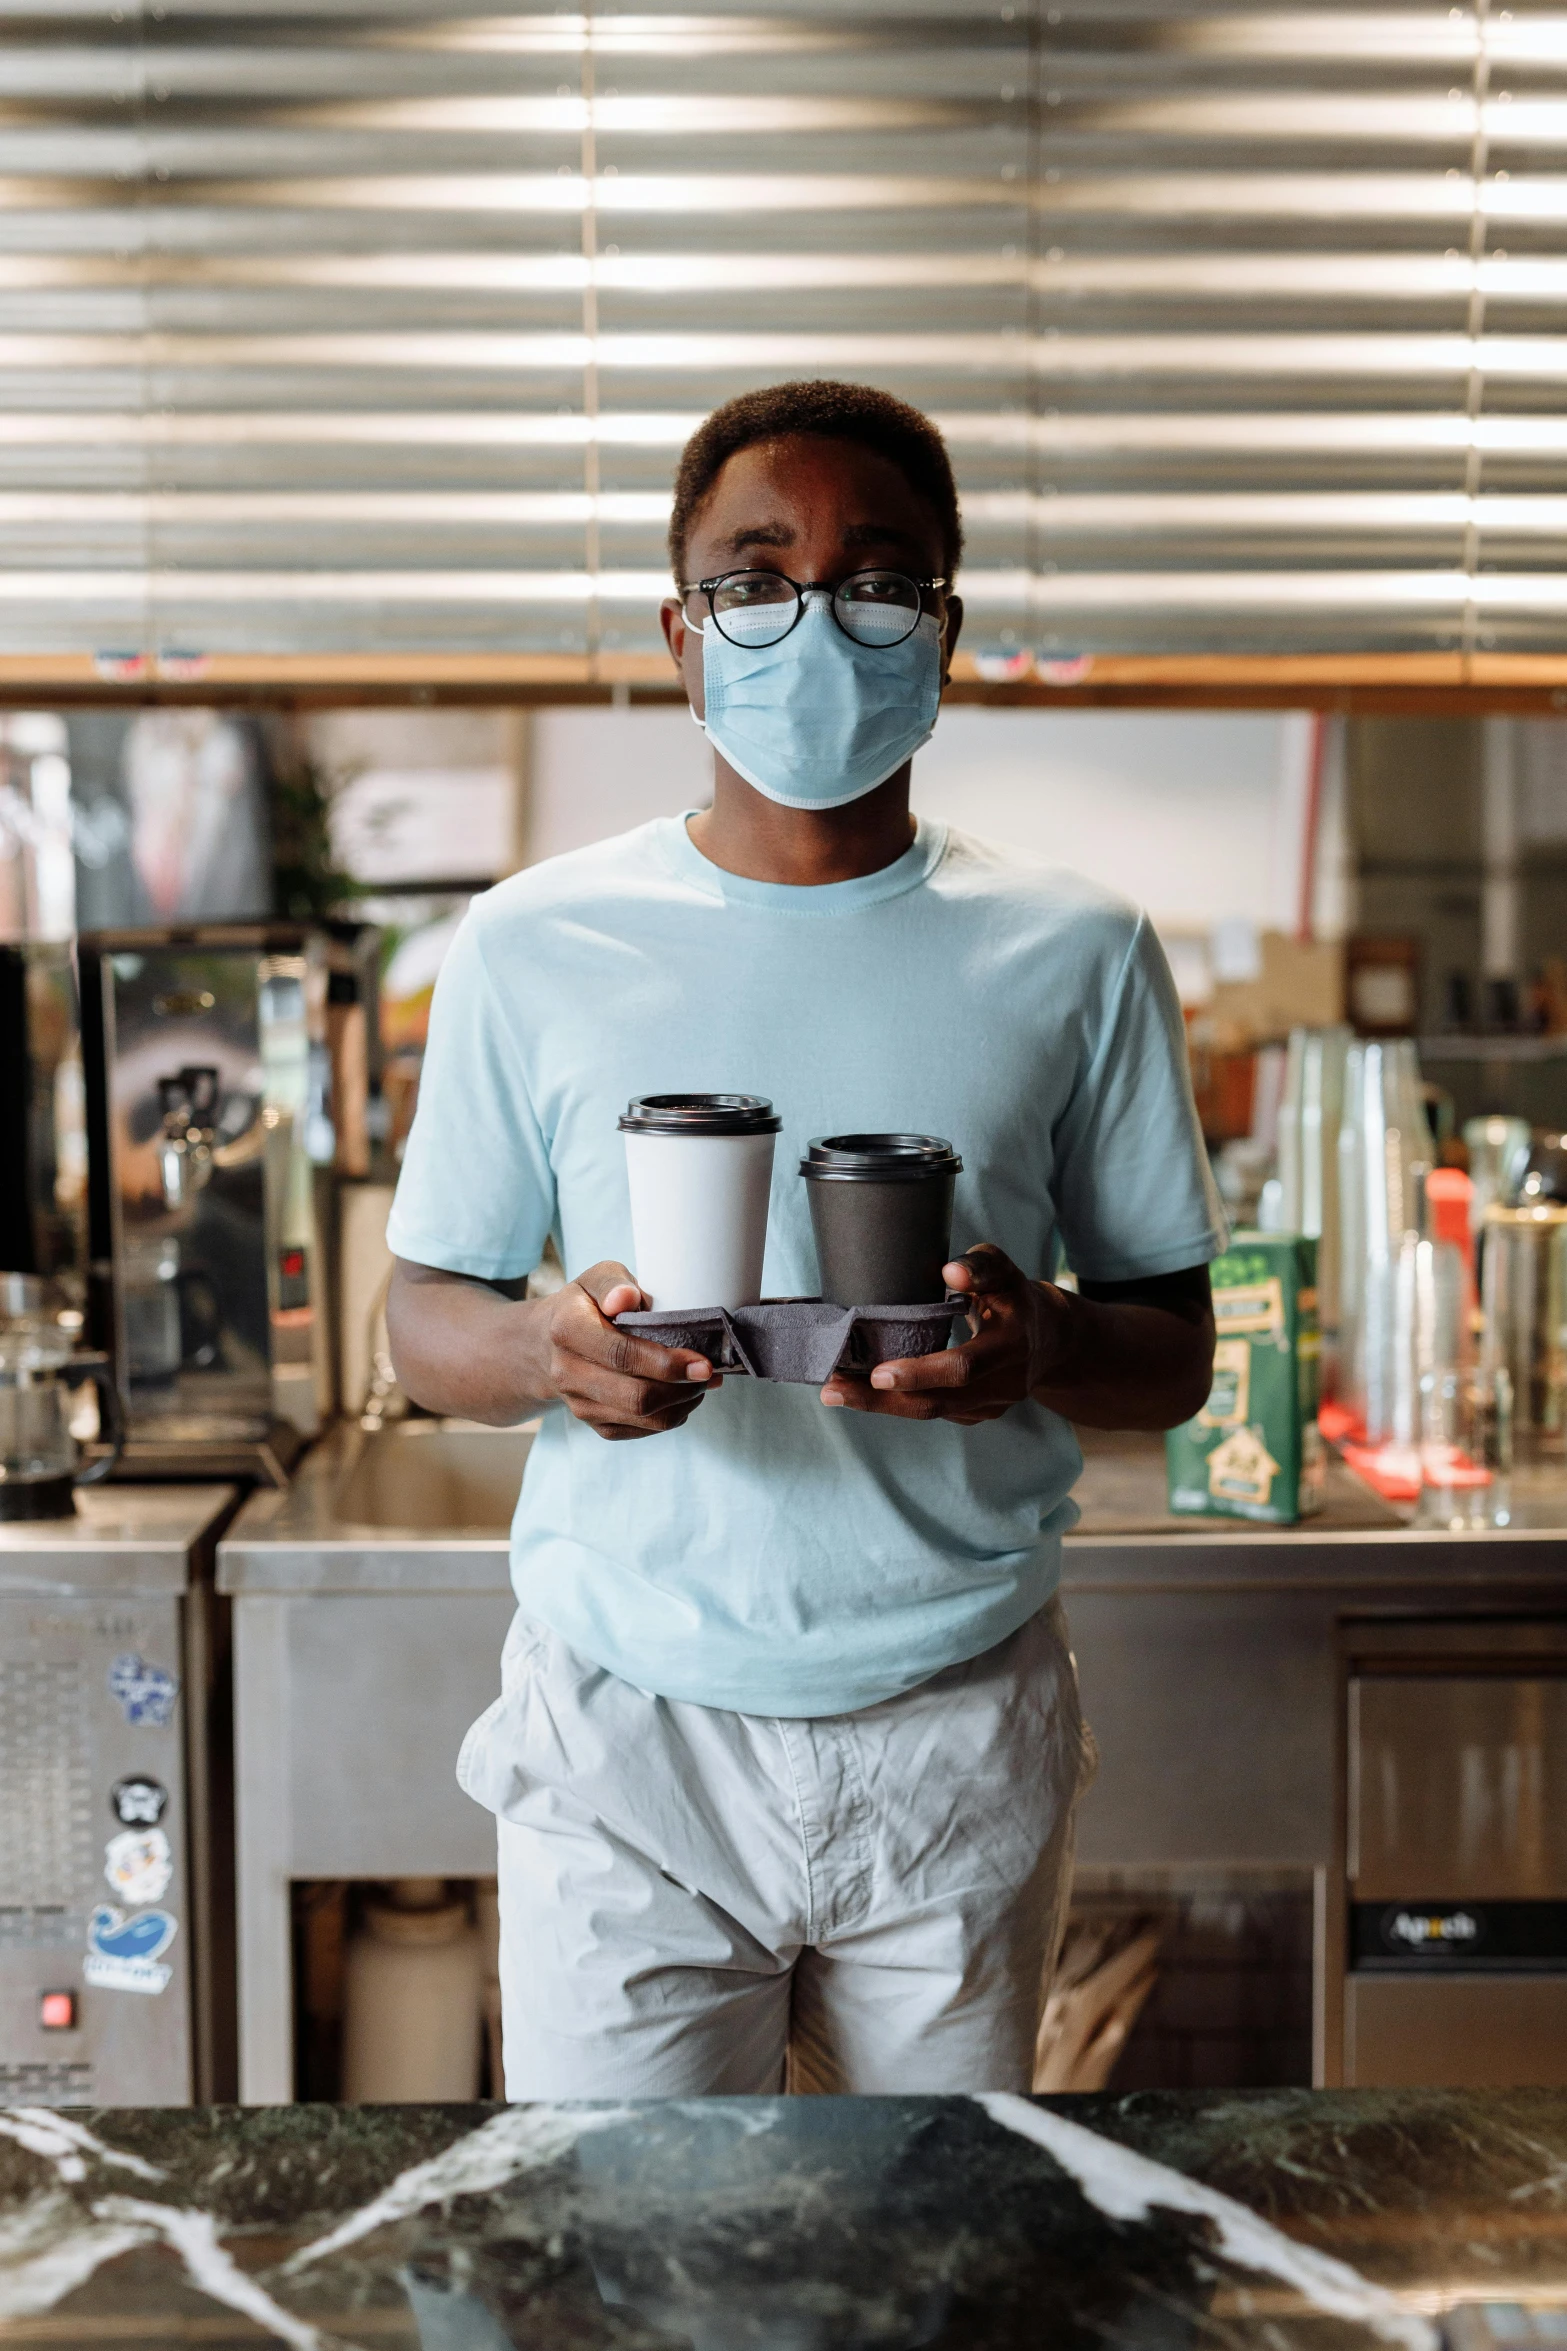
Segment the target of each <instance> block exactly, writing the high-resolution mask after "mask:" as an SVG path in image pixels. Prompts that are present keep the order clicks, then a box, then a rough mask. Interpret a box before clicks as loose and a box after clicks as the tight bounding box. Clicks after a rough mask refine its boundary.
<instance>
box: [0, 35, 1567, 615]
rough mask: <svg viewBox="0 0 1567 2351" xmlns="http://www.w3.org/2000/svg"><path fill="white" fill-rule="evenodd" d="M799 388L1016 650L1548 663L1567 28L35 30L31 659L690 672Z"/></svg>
mask: <svg viewBox="0 0 1567 2351" xmlns="http://www.w3.org/2000/svg"><path fill="white" fill-rule="evenodd" d="M793 373H841V374H849V375H856V376H864V377H867V378H869V379H871V380H874V381H877V382H881V383H885V384H886V385H888V386H889V387H890V388H891V389H893V390H896V391H899V392H901V393H903V394H904V395H905V396H906V397H909V398H911V399H914V400H916V401H918V402H919V403H920V404H921V405H923V406H926V407H928V408H930V409H931V410H932V411H933V412H934V413H936V414H937V415H938V416H939V417H940V419H941V421H942V423H943V426H944V428H945V429H946V430H947V431H948V433H949V436H950V438H951V443H952V447H953V453H954V459H955V462H956V463H957V466H958V470H959V474H960V479H961V481H962V483H963V485H964V488H965V490H966V492H967V494H968V496H967V507H968V529H969V541H970V553H969V565H968V569H967V572H966V575H965V580H964V588H965V593H966V596H967V600H968V604H969V608H970V613H971V620H970V642H971V643H973V644H975V645H977V646H978V647H979V648H980V649H981V650H982V651H984V650H989V651H992V652H996V653H998V654H999V653H1006V652H1011V651H1016V650H1018V649H1022V648H1027V647H1035V648H1037V649H1039V650H1040V651H1041V652H1042V653H1043V654H1045V655H1047V656H1049V657H1051V658H1059V657H1060V656H1062V655H1063V654H1067V653H1072V652H1076V651H1079V650H1103V651H1126V652H1144V651H1146V652H1177V651H1183V650H1189V651H1194V652H1201V651H1208V650H1236V649H1251V650H1256V651H1273V650H1282V651H1311V650H1323V651H1334V652H1354V651H1388V652H1391V651H1441V650H1455V651H1456V650H1461V649H1467V650H1471V651H1473V650H1493V649H1494V650H1509V649H1512V650H1542V649H1550V648H1555V647H1557V646H1559V645H1561V643H1562V639H1563V622H1564V617H1567V611H1564V608H1567V595H1564V593H1563V590H1562V586H1561V564H1562V557H1563V554H1564V553H1567V499H1564V496H1563V490H1564V485H1567V476H1564V474H1563V470H1562V460H1563V456H1564V453H1567V422H1564V419H1563V414H1562V411H1563V408H1564V405H1567V403H1564V401H1563V387H1564V382H1567V12H1564V11H1562V10H1561V9H1559V8H1558V9H1547V8H1530V7H1527V6H1524V7H1519V6H1514V7H1512V8H1510V9H1508V10H1506V11H1502V10H1497V9H1493V8H1490V7H1487V6H1484V5H1481V4H1480V0H1471V4H1470V5H1468V6H1465V7H1463V8H1459V9H1450V8H1443V7H1431V6H1409V7H1406V8H1383V9H1376V10H1368V11H1360V10H1357V9H1355V8H1353V7H1350V6H1346V7H1343V8H1339V9H1331V8H1326V9H1325V8H1320V7H1305V6H1290V5H1287V4H1278V5H1274V6H1271V7H1266V6H1264V7H1253V6H1238V7H1233V8H1225V7H1223V6H1217V5H1209V6H1206V7H1201V8H1181V7H1178V6H1174V5H1172V4H1171V0H1090V4H1089V5H1085V6H1077V7H1073V6H1066V5H1062V6H1054V5H1045V4H1041V5H1039V6H1037V7H1033V6H1022V7H1020V6H998V5H991V6H987V7H978V6H973V5H968V6H959V7H939V8H938V7H936V6H934V5H929V6H911V5H905V4H900V5H897V6H891V5H889V6H886V7H881V8H877V7H867V6H857V7H855V8H854V9H853V10H852V11H845V10H833V9H828V8H825V7H820V6H818V7H814V8H812V7H784V8H780V7H778V6H777V5H776V4H775V5H772V6H770V7H768V8H766V9H761V8H757V9H755V10H748V9H743V8H741V9H730V10H727V11H725V12H724V13H722V14H719V13H714V14H711V15H702V14H695V13H676V12H674V11H656V10H653V11H639V12H638V13H636V14H630V13H627V14H617V15H606V16H597V15H588V14H579V15H571V14H567V13H564V12H560V13H557V12H554V11H542V10H539V11H527V10H522V11H518V12H515V13H508V14H504V15H502V14H494V15H484V14H479V13H474V12H473V11H472V10H471V9H469V10H465V11H462V12H459V11H458V10H457V9H455V8H453V9H450V10H442V9H440V8H439V7H436V6H433V5H431V4H430V0H335V4H334V5H333V6H332V7H331V9H330V12H327V11H325V10H321V9H318V8H316V7H313V6H311V5H308V4H307V0H264V4H263V5H261V6H247V7H246V8H245V9H243V10H241V9H240V8H239V7H238V6H237V5H236V4H235V0H181V4H180V5H177V6H172V7H165V6H153V5H150V4H146V5H143V6H141V7H140V8H136V7H131V8H118V9H116V8H109V7H104V6H101V5H94V4H90V0H54V4H53V5H52V6H51V5H30V6H28V7H26V8H25V9H24V8H20V7H15V6H12V7H9V8H4V9H0V549H3V550H4V557H3V571H0V651H5V652H12V653H23V654H25V653H28V652H39V653H45V652H47V653H58V652H69V651H81V652H92V651H95V650H98V649H101V648H103V647H105V646H112V647H115V648H125V649H129V648H136V649H139V650H144V651H146V652H148V653H153V654H157V653H160V652H163V653H167V652H170V651H178V650H181V649H191V648H199V649H202V650H206V651H210V652H213V653H222V652H225V651H233V652H246V653H252V654H257V653H259V654H265V653H268V652H271V653H276V654H279V655H286V654H290V653H296V652H322V651H329V650H332V649H339V650H344V651H351V650H358V649H364V650H384V651H399V650H401V651H406V652H408V653H409V654H410V655H416V654H417V653H419V652H420V651H430V652H435V651H440V650H443V649H446V650H450V649H453V648H464V649H472V650H475V651H495V652H512V651H516V652H526V653H534V654H538V655H541V656H547V655H569V656H573V657H580V656H583V655H590V654H597V655H602V656H605V657H608V658H609V659H611V660H613V659H614V658H615V657H617V656H622V655H631V654H650V653H652V652H654V651H656V644H657V640H656V636H655V634H654V630H653V625H652V610H651V608H652V605H653V604H654V603H655V602H656V598H657V595H658V593H659V588H660V583H661V580H662V576H663V552H662V534H663V527H664V517H665V512H666V506H667V489H668V479H669V473H670V469H671V464H672V459H673V455H674V452H675V451H676V450H677V448H678V446H679V444H680V442H681V441H682V439H683V438H684V437H685V435H686V433H687V432H688V431H689V430H690V428H691V426H692V425H693V424H694V422H695V421H696V420H697V418H699V417H700V415H701V414H702V413H703V412H704V411H705V409H706V408H707V407H708V406H710V405H711V404H712V402H713V401H715V400H716V399H719V398H722V397H725V396H727V395H728V394H729V393H731V392H733V391H737V390H740V389H744V388H746V387H748V386H750V385H752V384H756V383H764V382H767V381H769V380H772V379H774V378H776V377H778V376H781V375H786V374H793Z"/></svg>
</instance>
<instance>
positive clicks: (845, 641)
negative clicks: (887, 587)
mask: <svg viewBox="0 0 1567 2351" xmlns="http://www.w3.org/2000/svg"><path fill="white" fill-rule="evenodd" d="M785 585H787V583H785ZM841 594H842V591H840V596H841ZM847 609H850V618H851V621H852V625H853V627H854V630H855V634H853V635H850V634H849V632H848V630H847V629H846V628H845V627H844V626H842V625H841V624H840V622H839V621H838V620H837V619H836V618H835V617H834V613H833V599H832V597H831V595H829V593H828V592H827V590H826V589H825V588H808V589H807V590H806V591H805V594H804V609H803V610H802V611H801V614H800V617H799V619H798V621H796V623H795V625H794V627H793V628H792V629H790V631H789V633H788V635H787V636H785V637H783V638H782V639H781V640H779V641H777V642H768V641H767V640H768V639H770V638H775V637H776V636H777V631H778V628H779V615H778V609H777V606H776V605H769V604H761V605H757V606H755V607H751V608H746V607H744V606H741V607H740V608H738V609H733V610H726V611H725V612H724V613H723V616H722V625H720V623H719V621H718V620H717V619H715V618H714V617H713V615H712V614H711V613H710V614H709V615H708V617H707V619H706V621H705V623H704V624H703V629H702V677H703V687H704V697H705V701H706V706H707V708H706V716H705V717H704V718H700V719H698V720H697V724H698V726H700V727H701V728H702V729H703V731H704V732H705V733H706V735H707V738H708V740H709V742H710V743H712V744H713V745H714V746H715V748H716V749H717V750H719V751H720V752H722V754H723V756H724V758H725V759H727V760H728V762H729V764H730V766H731V767H732V768H733V769H734V771H735V773H736V774H737V775H741V776H744V778H745V780H746V782H747V783H748V784H752V785H754V786H755V788H756V790H757V791H758V792H761V793H763V794H765V796H766V797H767V798H768V799H769V800H776V801H777V802H778V803H779V805H780V806H781V807H784V808H842V807H843V806H844V805H845V804H846V803H847V802H848V801H850V800H858V799H860V798H861V797H862V795H863V794H865V793H866V792H873V791H874V790H875V789H876V786H877V785H878V784H884V783H885V782H886V780H887V778H888V776H890V775H892V774H894V773H895V772H896V771H897V769H898V768H900V767H901V766H902V765H903V762H904V761H905V760H906V759H907V758H908V757H909V756H910V755H911V753H913V752H915V751H917V750H918V749H919V747H920V745H921V744H922V743H924V742H927V741H928V740H929V738H930V734H931V730H932V728H933V727H934V726H935V724H936V711H937V707H938V705H939V703H940V700H941V636H942V624H941V622H940V621H939V620H938V619H937V618H936V617H935V615H934V614H933V613H929V612H925V613H922V614H921V615H920V617H919V619H918V620H917V621H916V622H915V624H914V627H913V628H912V630H911V629H910V628H909V613H908V609H907V607H906V606H903V607H900V606H898V605H894V604H879V603H875V602H871V603H868V604H866V605H864V606H858V605H857V606H854V607H852V608H847ZM905 632H907V633H905ZM894 640H896V641H894ZM694 715H695V714H694V713H693V716H694Z"/></svg>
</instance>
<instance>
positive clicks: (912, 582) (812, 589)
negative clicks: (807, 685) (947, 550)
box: [680, 563, 952, 653]
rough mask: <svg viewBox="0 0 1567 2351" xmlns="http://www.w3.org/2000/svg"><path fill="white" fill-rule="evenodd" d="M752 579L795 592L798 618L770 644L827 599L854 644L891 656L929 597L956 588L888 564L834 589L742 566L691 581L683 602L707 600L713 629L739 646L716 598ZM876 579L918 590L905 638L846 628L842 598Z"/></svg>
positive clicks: (942, 578)
mask: <svg viewBox="0 0 1567 2351" xmlns="http://www.w3.org/2000/svg"><path fill="white" fill-rule="evenodd" d="M749 579H769V580H782V582H783V584H784V586H785V587H786V588H792V589H793V590H794V618H793V620H792V621H790V623H789V626H788V628H786V629H785V630H784V631H783V634H782V636H777V637H773V638H772V639H771V640H770V642H771V643H772V644H774V645H781V644H782V643H783V641H784V638H785V637H788V636H792V635H793V633H794V631H795V630H796V629H797V628H798V627H799V625H800V620H801V617H802V615H803V614H804V611H805V599H806V597H807V596H809V595H824V596H826V597H828V598H829V599H830V600H831V606H832V616H833V619H834V620H835V621H836V622H837V624H838V626H839V628H840V629H843V633H844V635H845V636H846V637H847V638H848V640H849V642H850V644H851V645H866V646H868V647H869V648H870V650H871V651H872V652H873V653H890V652H891V651H892V650H893V649H894V647H895V646H898V645H906V644H907V643H908V641H909V639H910V637H912V636H913V634H914V632H915V630H916V629H917V628H918V627H919V625H920V622H921V621H922V620H923V619H924V617H925V614H926V612H927V611H928V610H929V609H930V607H929V606H927V604H926V602H925V599H926V596H927V595H929V594H932V593H933V592H934V591H935V590H937V589H946V588H950V587H951V585H952V582H951V580H950V578H949V577H948V576H947V575H946V574H945V573H939V574H938V575H937V576H936V577H935V578H934V579H928V580H921V579H916V578H915V576H914V574H913V573H912V572H908V571H896V570H894V569H893V568H892V567H891V565H889V564H885V563H875V564H868V565H867V566H866V568H865V569H864V570H863V571H851V572H848V573H846V574H845V575H844V577H843V578H842V579H841V580H839V581H838V583H837V585H836V586H834V585H833V583H832V581H830V580H792V579H791V578H790V577H789V574H788V573H787V572H786V571H766V570H763V569H762V568H761V567H760V566H759V565H757V564H754V563H743V564H741V565H739V566H738V567H737V569H735V570H734V571H721V572H719V573H717V574H716V576H715V577H714V578H712V579H710V580H689V581H686V582H684V583H682V584H680V601H681V603H682V604H684V602H685V600H686V598H687V597H688V596H705V597H706V598H707V609H708V612H709V614H710V615H711V617H712V621H713V625H714V627H715V628H716V629H717V630H718V632H719V634H720V636H723V637H726V638H728V640H729V643H730V644H731V645H733V644H738V643H740V642H741V641H742V640H740V639H739V638H735V637H730V636H729V631H728V630H727V629H726V628H725V627H724V624H723V622H722V621H721V620H720V619H719V616H718V613H717V611H716V609H715V608H714V604H713V596H714V593H715V591H716V590H717V589H719V588H721V587H722V586H723V584H724V582H725V580H749ZM875 579H884V580H907V581H908V583H909V586H910V587H911V588H912V589H913V590H914V594H915V597H916V600H917V601H916V604H915V611H914V618H913V619H912V620H911V621H910V623H909V625H908V627H907V628H906V629H905V630H904V632H903V634H902V636H901V637H888V638H884V639H882V640H880V641H877V640H876V639H873V638H869V637H857V636H856V635H855V633H854V631H853V630H852V629H851V628H846V627H845V626H844V622H843V618H842V615H841V614H840V612H839V610H838V598H839V597H840V596H841V595H842V593H843V591H844V589H845V588H847V587H848V586H849V585H850V583H851V582H852V581H854V580H875Z"/></svg>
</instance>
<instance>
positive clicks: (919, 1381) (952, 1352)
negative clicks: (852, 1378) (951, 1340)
mask: <svg viewBox="0 0 1567 2351" xmlns="http://www.w3.org/2000/svg"><path fill="white" fill-rule="evenodd" d="M1004 1344H1005V1342H1004V1341H1001V1340H998V1339H994V1338H982V1339H970V1340H968V1342H967V1343H966V1344H965V1345H964V1346H962V1347H944V1348H942V1349H941V1351H940V1353H939V1354H936V1355H905V1356H901V1357H900V1358H899V1359H898V1360H897V1361H896V1362H893V1363H878V1364H877V1366H876V1368H875V1370H874V1371H873V1372H872V1373H871V1386H872V1387H873V1388H894V1389H897V1390H898V1391H900V1392H901V1393H902V1394H905V1395H912V1394H917V1393H918V1392H919V1391H920V1390H922V1389H931V1388H941V1389H950V1388H967V1387H971V1386H972V1385H973V1383H974V1381H975V1380H977V1379H978V1378H979V1377H980V1375H981V1373H983V1372H985V1371H988V1370H989V1369H990V1361H989V1359H990V1357H991V1356H993V1355H997V1354H999V1353H1000V1351H1001V1349H1002V1347H1003V1345H1004Z"/></svg>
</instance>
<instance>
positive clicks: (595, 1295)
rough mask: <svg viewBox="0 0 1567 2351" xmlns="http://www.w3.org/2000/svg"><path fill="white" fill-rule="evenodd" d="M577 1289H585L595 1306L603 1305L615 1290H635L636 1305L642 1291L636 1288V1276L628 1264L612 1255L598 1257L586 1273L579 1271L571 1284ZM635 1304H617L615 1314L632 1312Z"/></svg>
mask: <svg viewBox="0 0 1567 2351" xmlns="http://www.w3.org/2000/svg"><path fill="white" fill-rule="evenodd" d="M572 1287H573V1288H574V1289H577V1290H586V1291H587V1294H588V1296H589V1297H590V1298H591V1299H592V1301H593V1303H594V1305H595V1306H600V1307H602V1306H604V1305H606V1304H607V1303H608V1300H609V1298H610V1297H611V1295H612V1294H613V1293H614V1292H615V1291H616V1290H635V1291H636V1305H637V1306H640V1305H641V1304H642V1292H641V1291H640V1290H639V1289H637V1277H636V1275H635V1274H634V1273H633V1272H632V1270H631V1268H630V1266H629V1265H621V1264H620V1263H619V1262H618V1260H616V1259H615V1258H613V1257H603V1258H600V1260H599V1262H598V1264H597V1265H590V1266H589V1267H588V1270H587V1272H586V1273H579V1274H578V1275H577V1277H576V1279H575V1281H574V1282H573V1284H572ZM635 1311H636V1307H635V1306H617V1307H616V1309H615V1312H616V1313H617V1314H633V1313H635Z"/></svg>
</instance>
